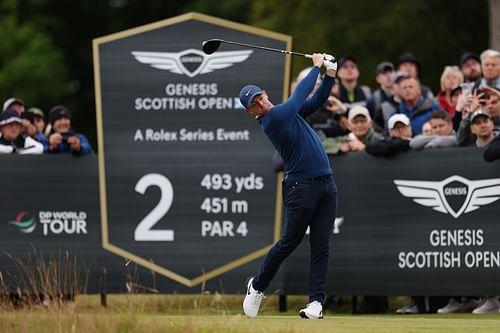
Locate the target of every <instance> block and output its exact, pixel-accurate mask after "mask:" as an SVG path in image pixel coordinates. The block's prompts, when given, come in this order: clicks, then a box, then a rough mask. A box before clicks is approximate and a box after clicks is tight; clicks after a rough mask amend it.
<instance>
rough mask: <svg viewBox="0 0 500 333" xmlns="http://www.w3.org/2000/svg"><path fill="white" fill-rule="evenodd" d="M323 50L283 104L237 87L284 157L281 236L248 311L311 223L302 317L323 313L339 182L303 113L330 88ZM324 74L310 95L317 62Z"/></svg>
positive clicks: (330, 66) (254, 285)
mask: <svg viewBox="0 0 500 333" xmlns="http://www.w3.org/2000/svg"><path fill="white" fill-rule="evenodd" d="M325 58H327V59H331V60H333V57H332V56H330V55H327V54H322V53H315V54H313V56H312V62H313V64H314V67H313V68H312V69H311V71H310V72H309V74H308V75H307V76H306V77H305V78H304V79H303V80H302V81H300V83H299V84H298V86H297V88H296V89H295V91H294V93H293V94H292V96H291V97H290V98H289V99H288V100H287V101H286V102H284V103H283V104H278V105H273V104H272V103H271V101H269V97H268V95H267V93H266V92H265V91H264V90H262V89H261V88H259V87H257V86H255V85H248V86H246V87H244V88H243V89H242V90H241V92H240V101H241V104H243V106H244V107H245V109H246V110H245V111H246V112H248V113H250V114H252V115H254V116H255V117H256V119H257V120H258V122H259V124H260V126H261V127H262V129H263V130H264V132H265V133H266V135H267V136H268V138H269V140H270V141H271V143H272V144H273V145H274V147H275V148H276V150H277V151H278V152H279V153H280V155H281V157H282V158H283V161H284V162H285V177H284V179H283V202H284V205H285V223H284V225H283V231H282V233H281V238H280V240H279V241H278V242H276V244H274V246H273V247H272V248H271V249H270V250H269V252H268V253H267V255H266V257H265V259H264V262H263V263H262V266H261V268H260V270H259V272H258V273H257V274H256V275H255V276H253V277H252V278H250V279H249V281H248V285H247V294H246V297H245V300H244V302H243V310H244V311H245V314H246V315H247V316H248V317H255V316H257V313H258V312H259V307H260V303H261V301H262V298H263V297H264V291H265V290H266V288H267V286H268V285H269V284H270V282H271V280H272V279H273V277H274V275H275V274H276V272H277V271H278V269H279V268H280V265H281V263H282V262H283V260H284V259H285V258H286V257H288V256H289V255H290V253H292V251H293V250H294V249H295V248H296V247H297V246H298V245H299V243H300V242H301V241H302V238H303V237H304V234H305V233H306V230H307V227H310V237H309V242H310V245H311V258H310V268H309V269H310V271H309V290H308V293H309V304H308V305H307V306H306V308H304V309H302V310H300V316H301V317H302V318H310V319H320V318H323V305H322V303H323V300H324V298H325V289H326V279H327V269H328V256H329V252H330V238H331V235H332V229H333V223H334V220H335V211H336V206H337V188H336V185H335V182H334V180H333V177H332V169H331V167H330V163H329V160H328V156H327V155H326V153H325V151H324V149H323V146H322V144H321V142H320V139H319V137H318V136H317V135H316V133H315V132H314V130H313V129H312V128H311V127H310V126H309V124H308V123H307V121H306V120H305V118H306V117H307V116H309V115H310V114H312V113H313V112H314V111H316V110H317V109H318V108H320V107H321V106H323V105H324V103H325V102H326V100H327V98H328V96H329V94H330V90H331V88H332V85H333V82H334V77H335V74H336V70H337V63H336V62H332V61H327V60H324V59H325ZM323 65H324V66H325V68H326V75H325V77H324V79H323V82H322V83H321V86H320V87H319V89H318V90H317V91H316V92H315V93H314V95H313V96H311V97H310V98H308V96H309V94H310V93H311V91H312V90H313V87H314V85H315V84H316V79H317V77H318V75H319V74H320V68H321V66H323Z"/></svg>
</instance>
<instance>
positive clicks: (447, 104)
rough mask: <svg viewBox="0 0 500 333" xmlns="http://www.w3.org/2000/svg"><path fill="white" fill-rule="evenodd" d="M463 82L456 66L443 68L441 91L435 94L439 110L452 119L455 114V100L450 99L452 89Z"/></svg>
mask: <svg viewBox="0 0 500 333" xmlns="http://www.w3.org/2000/svg"><path fill="white" fill-rule="evenodd" d="M463 82H464V77H463V75H462V72H461V71H460V69H459V68H458V67H457V66H445V68H444V70H443V73H442V74H441V90H440V91H439V92H438V93H437V100H438V102H439V107H440V109H441V110H445V111H446V112H448V114H449V115H450V116H451V117H453V116H454V115H455V112H456V109H455V107H456V100H453V99H452V92H453V89H455V88H456V87H459V86H460V84H461V83H463Z"/></svg>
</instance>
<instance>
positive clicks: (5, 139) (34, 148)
mask: <svg viewBox="0 0 500 333" xmlns="http://www.w3.org/2000/svg"><path fill="white" fill-rule="evenodd" d="M0 132H1V134H2V136H1V137H0V153H3V154H14V153H15V154H42V153H43V146H42V144H41V143H39V142H37V141H35V140H33V139H32V138H30V137H29V136H25V135H24V134H23V133H22V122H21V117H19V113H18V112H17V111H16V110H14V109H7V110H5V111H3V112H2V113H1V114H0Z"/></svg>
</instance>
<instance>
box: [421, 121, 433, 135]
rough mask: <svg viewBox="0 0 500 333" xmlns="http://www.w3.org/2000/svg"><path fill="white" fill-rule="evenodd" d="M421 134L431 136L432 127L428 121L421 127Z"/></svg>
mask: <svg viewBox="0 0 500 333" xmlns="http://www.w3.org/2000/svg"><path fill="white" fill-rule="evenodd" d="M422 134H423V135H432V126H431V123H430V122H429V121H426V122H425V123H424V124H423V125H422Z"/></svg>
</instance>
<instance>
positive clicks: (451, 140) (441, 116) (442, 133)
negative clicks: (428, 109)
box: [410, 110, 457, 149]
mask: <svg viewBox="0 0 500 333" xmlns="http://www.w3.org/2000/svg"><path fill="white" fill-rule="evenodd" d="M429 123H430V124H431V128H432V135H422V134H421V135H417V136H416V137H414V138H413V139H411V141H410V147H411V148H413V149H423V148H447V147H455V146H456V145H457V138H456V134H455V131H454V130H453V123H452V121H451V117H450V115H449V114H448V113H447V112H446V111H443V110H440V111H436V112H433V113H432V114H431V116H430V118H429Z"/></svg>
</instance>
